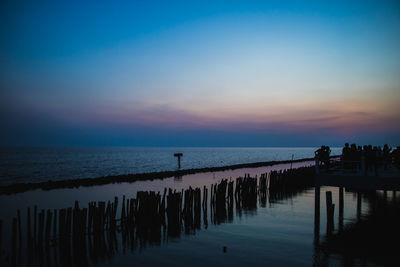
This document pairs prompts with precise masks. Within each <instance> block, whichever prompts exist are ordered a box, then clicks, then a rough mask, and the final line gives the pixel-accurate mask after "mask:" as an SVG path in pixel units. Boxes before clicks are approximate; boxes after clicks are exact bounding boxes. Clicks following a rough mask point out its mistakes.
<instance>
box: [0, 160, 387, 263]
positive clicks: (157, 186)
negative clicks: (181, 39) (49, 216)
mask: <svg viewBox="0 0 400 267" xmlns="http://www.w3.org/2000/svg"><path fill="white" fill-rule="evenodd" d="M310 163H311V162H308V163H295V164H294V166H293V167H299V166H302V165H308V164H310ZM289 167H290V165H289V164H282V165H275V166H268V167H260V168H249V169H237V170H228V171H223V172H213V173H199V174H193V175H186V176H183V177H180V178H179V179H177V178H167V179H164V180H154V181H137V182H134V183H121V184H109V185H102V186H93V187H80V188H72V189H57V190H51V191H42V190H33V191H28V192H25V193H20V194H14V195H0V203H1V204H2V212H1V213H0V220H3V222H4V225H3V230H4V231H3V244H4V247H5V248H6V251H9V247H8V246H9V244H11V242H9V241H8V240H10V238H11V237H10V235H11V234H10V233H11V231H10V225H11V219H12V217H13V216H15V214H16V210H17V209H20V210H21V214H22V216H21V217H22V234H23V236H25V235H26V233H27V232H26V224H25V222H26V211H27V210H26V209H27V207H30V208H31V210H32V208H33V205H35V204H36V205H38V209H39V210H41V209H44V210H46V209H59V208H65V207H71V206H73V205H74V201H75V200H78V201H79V203H80V206H81V207H87V203H88V202H89V201H108V200H110V201H112V200H113V199H114V196H119V197H120V199H121V197H122V195H125V196H126V197H127V198H131V197H136V192H137V191H140V190H153V191H161V192H162V190H163V189H164V188H165V187H169V188H174V189H177V190H181V189H182V188H183V189H187V188H188V187H189V186H192V187H200V188H202V186H203V185H205V186H207V187H208V188H209V189H210V184H212V183H216V182H218V181H220V180H221V178H229V177H232V178H236V177H238V176H243V175H244V174H245V173H249V174H250V175H251V176H255V175H260V174H261V173H266V172H269V171H270V170H280V169H286V168H289ZM328 190H329V191H332V192H333V202H334V203H335V204H336V207H338V206H339V203H338V201H339V189H338V188H334V187H323V188H321V192H320V195H321V202H320V205H321V207H320V211H321V214H320V220H321V221H320V227H319V230H318V232H319V233H320V237H319V238H318V239H319V240H320V242H323V240H324V239H325V236H326V227H325V226H326V215H325V209H326V207H325V197H324V196H325V191H328ZM388 198H391V195H390V194H389V195H388ZM314 201H315V196H314V188H310V189H307V190H304V191H299V193H298V194H295V195H293V196H288V197H283V198H282V199H281V200H279V201H270V200H269V199H267V202H266V203H265V205H258V207H257V208H256V209H255V210H248V211H246V210H243V211H241V212H238V210H236V209H234V215H233V218H232V220H227V221H226V222H223V223H219V224H213V223H212V222H211V220H210V214H209V215H208V226H207V227H206V226H205V225H204V223H203V220H202V224H201V227H200V229H198V230H196V231H195V232H192V233H190V234H185V233H184V231H182V233H181V235H180V236H179V237H169V236H166V237H165V236H164V237H161V241H160V242H159V243H153V244H151V243H147V244H142V245H140V244H136V247H134V248H133V249H131V248H129V246H128V247H124V245H123V240H122V238H121V235H120V233H118V234H117V238H118V246H117V248H118V249H117V251H115V250H114V252H113V253H107V252H105V253H104V255H103V256H102V257H100V258H98V259H97V260H96V261H94V260H93V258H92V257H91V255H90V253H89V251H90V249H89V245H88V247H87V249H88V251H87V265H89V266H126V265H133V264H135V265H147V266H161V265H162V266H165V265H167V266H168V265H174V266H221V265H229V266H265V265H267V266H310V265H315V266H341V265H343V262H344V258H345V257H346V255H341V254H335V253H325V252H324V253H323V252H321V251H319V250H318V249H316V247H315V243H314V240H315V231H316V230H315V225H314ZM357 203H358V201H357V195H356V194H355V193H352V192H345V194H344V214H343V217H344V224H347V223H349V222H351V221H353V220H355V219H356V217H357V210H358V209H357V206H358V205H361V207H360V210H361V214H362V215H363V214H367V213H368V212H369V210H370V204H369V202H368V201H367V200H366V199H365V198H362V199H361V202H359V204H357ZM208 211H209V212H210V209H209V210H208ZM118 214H120V210H119V211H118ZM118 217H119V216H118ZM334 224H335V226H334V227H335V232H336V231H337V230H338V224H339V218H338V216H337V211H335V222H334ZM107 246H108V243H107ZM223 247H226V248H227V250H226V252H224V250H223ZM17 251H22V252H21V253H19V252H18V253H17V257H18V258H17V263H18V264H19V265H21V266H25V265H28V258H29V255H28V254H27V253H26V239H25V238H24V239H23V240H22V249H21V250H20V249H19V247H18V250H17ZM40 253H43V258H42V259H41V258H40V257H36V258H34V259H33V262H34V263H30V264H31V266H37V265H40V264H41V263H42V264H43V265H47V264H50V265H55V264H58V265H60V262H58V263H57V262H56V259H57V258H58V256H59V255H60V254H59V253H60V252H59V251H58V250H54V249H53V247H50V249H49V250H48V251H47V249H46V250H43V251H42V252H40ZM7 255H8V254H7V253H4V254H2V255H1V254H0V262H1V261H2V262H3V263H4V264H5V265H4V266H8V264H9V263H10V258H7ZM353 264H354V265H359V266H361V265H363V266H364V265H366V266H374V264H373V263H372V262H370V261H360V260H357V259H356V260H355V261H354V262H353Z"/></svg>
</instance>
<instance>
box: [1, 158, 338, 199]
mask: <svg viewBox="0 0 400 267" xmlns="http://www.w3.org/2000/svg"><path fill="white" fill-rule="evenodd" d="M335 157H338V156H332V157H331V158H335ZM313 160H314V159H313V158H304V159H298V160H284V161H267V162H256V163H245V164H235V165H229V166H223V167H207V168H196V169H186V170H176V171H163V172H151V173H138V174H124V175H115V176H105V177H98V178H82V179H70V180H63V181H47V182H40V183H16V184H10V185H4V186H0V194H16V193H22V192H26V191H29V190H35V189H42V190H52V189H61V188H77V187H80V186H94V185H105V184H111V183H123V182H128V183H130V182H135V181H144V180H155V179H161V180H162V179H165V178H169V177H180V176H183V175H189V174H196V173H205V172H217V171H226V170H235V169H241V168H257V167H264V166H273V165H277V164H288V163H296V162H306V161H313Z"/></svg>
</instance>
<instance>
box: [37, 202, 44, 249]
mask: <svg viewBox="0 0 400 267" xmlns="http://www.w3.org/2000/svg"><path fill="white" fill-rule="evenodd" d="M44 217H45V214H44V210H43V209H42V211H41V212H40V213H39V227H38V245H39V247H41V246H42V245H43V244H42V243H43V231H44Z"/></svg>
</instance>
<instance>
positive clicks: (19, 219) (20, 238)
mask: <svg viewBox="0 0 400 267" xmlns="http://www.w3.org/2000/svg"><path fill="white" fill-rule="evenodd" d="M17 217H18V240H19V246H21V242H22V234H21V232H22V231H21V212H20V210H19V209H18V210H17Z"/></svg>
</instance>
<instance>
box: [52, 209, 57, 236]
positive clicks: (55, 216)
mask: <svg viewBox="0 0 400 267" xmlns="http://www.w3.org/2000/svg"><path fill="white" fill-rule="evenodd" d="M53 239H54V240H56V239H57V210H56V209H54V224H53Z"/></svg>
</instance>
